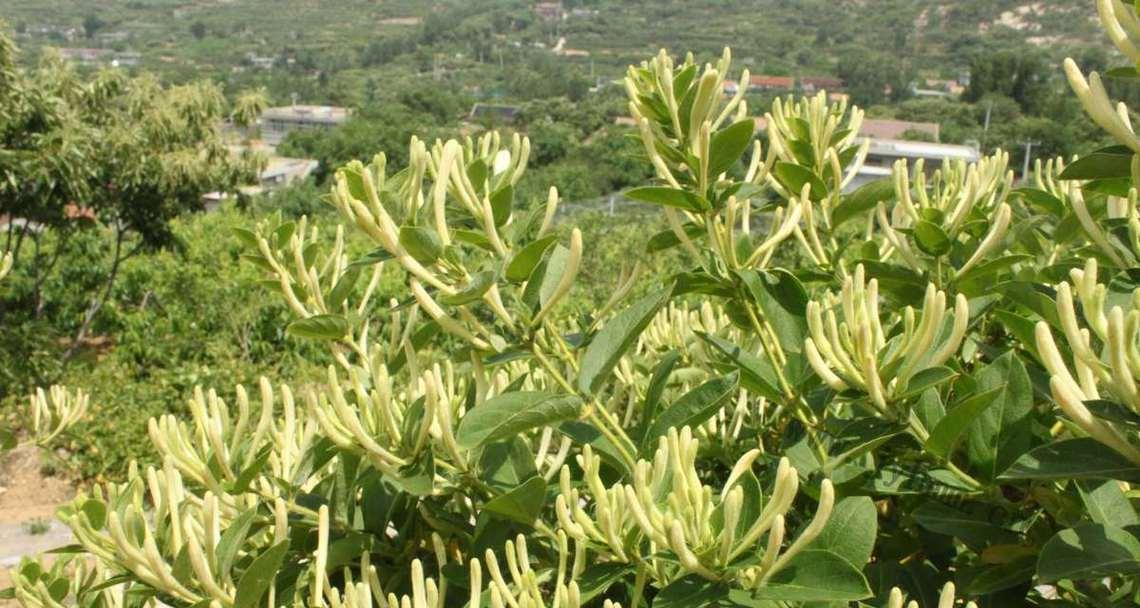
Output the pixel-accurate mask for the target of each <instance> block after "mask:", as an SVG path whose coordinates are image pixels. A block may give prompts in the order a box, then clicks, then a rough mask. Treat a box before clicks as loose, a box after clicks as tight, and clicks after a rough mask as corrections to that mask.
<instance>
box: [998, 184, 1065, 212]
mask: <svg viewBox="0 0 1140 608" xmlns="http://www.w3.org/2000/svg"><path fill="white" fill-rule="evenodd" d="M1009 194H1010V196H1019V197H1021V198H1022V199H1024V200H1025V202H1027V203H1029V204H1030V205H1032V206H1034V207H1036V208H1038V209H1043V210H1045V211H1047V212H1049V213H1050V214H1051V215H1053V216H1055V217H1058V218H1060V217H1062V216H1064V215H1065V207H1066V205H1065V203H1064V201H1062V200H1061V199H1059V198H1057V197H1056V196H1053V195H1052V194H1051V193H1049V192H1046V191H1044V190H1039V189H1037V188H1014V189H1013V190H1011V191H1010V193H1009Z"/></svg>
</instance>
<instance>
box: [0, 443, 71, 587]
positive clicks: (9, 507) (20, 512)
mask: <svg viewBox="0 0 1140 608" xmlns="http://www.w3.org/2000/svg"><path fill="white" fill-rule="evenodd" d="M43 463H44V457H43V453H42V451H41V450H40V449H39V448H38V447H36V446H34V445H23V446H20V447H18V448H16V449H15V450H12V451H11V452H8V453H7V454H4V455H3V456H0V589H4V588H6V587H8V585H9V578H8V569H9V568H11V567H13V566H16V565H17V564H19V562H20V558H21V557H23V556H26V555H36V554H38V553H42V552H43V551H47V550H49V549H52V548H54V547H59V546H62V545H66V544H68V543H69V542H71V534H70V532H69V531H68V530H67V528H66V527H65V526H63V525H62V524H60V523H59V522H57V521H55V509H56V507H58V506H59V505H60V504H62V503H64V502H67V501H68V500H71V498H72V497H73V496H75V486H74V485H73V484H72V483H71V482H70V481H68V480H67V479H64V478H62V477H58V476H55V475H52V474H50V473H51V471H50V470H47V469H46V467H44V466H43ZM8 605H9V604H8V603H6V602H4V601H3V600H0V607H5V608H6V607H7V606H8Z"/></svg>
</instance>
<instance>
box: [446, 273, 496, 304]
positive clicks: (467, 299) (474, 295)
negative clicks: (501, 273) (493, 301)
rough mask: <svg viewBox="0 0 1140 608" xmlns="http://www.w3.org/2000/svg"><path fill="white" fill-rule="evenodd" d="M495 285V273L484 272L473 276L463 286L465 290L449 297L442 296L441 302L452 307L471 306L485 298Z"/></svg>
mask: <svg viewBox="0 0 1140 608" xmlns="http://www.w3.org/2000/svg"><path fill="white" fill-rule="evenodd" d="M494 284H495V272H494V271H493V270H484V271H482V272H477V273H475V274H473V275H471V278H470V280H468V282H467V284H466V285H464V286H463V289H460V290H459V291H457V292H455V293H453V294H451V295H448V296H440V297H439V301H440V302H443V303H444V304H449V305H451V306H460V305H463V304H470V303H471V302H474V301H476V300H478V299H479V298H482V297H483V294H485V293H487V290H488V289H490V288H491V286H492V285H494Z"/></svg>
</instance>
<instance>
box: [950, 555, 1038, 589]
mask: <svg viewBox="0 0 1140 608" xmlns="http://www.w3.org/2000/svg"><path fill="white" fill-rule="evenodd" d="M1036 571H1037V559H1036V556H1034V555H1024V556H1021V557H1018V558H1017V559H1014V560H1013V561H1010V562H1004V563H1000V564H994V565H990V564H986V565H985V566H983V567H982V570H981V572H979V573H978V575H977V576H975V577H973V578H971V579H970V581H969V583H967V584H966V593H967V594H969V595H988V594H990V593H994V592H996V591H1001V590H1003V589H1010V588H1013V587H1017V586H1020V585H1023V584H1025V583H1027V582H1029V580H1030V579H1032V578H1033V574H1034V573H1035V572H1036Z"/></svg>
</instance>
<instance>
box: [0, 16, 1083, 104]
mask: <svg viewBox="0 0 1140 608" xmlns="http://www.w3.org/2000/svg"><path fill="white" fill-rule="evenodd" d="M541 4H544V3H538V4H536V3H532V2H519V1H514V0H506V1H502V0H496V1H491V0H475V1H473V2H456V1H451V0H448V1H445V2H434V3H424V2H414V1H410V0H394V1H384V2H376V1H362V0H346V1H343V2H336V3H327V2H317V1H315V0H254V1H248V2H232V1H223V0H214V1H202V0H198V1H193V2H185V1H181V2H180V1H175V0H132V1H129V2H122V1H111V0H96V1H92V2H83V3H76V2H69V1H65V0H47V1H42V0H4V1H3V2H0V18H4V19H6V20H7V21H9V22H10V25H11V26H12V27H14V28H15V29H16V31H17V39H18V42H19V43H20V44H21V46H22V47H23V48H25V49H26V50H27V51H28V54H29V56H32V57H34V56H35V54H36V52H37V50H38V49H40V48H42V47H44V46H60V47H84V48H87V47H93V48H103V49H109V50H111V51H115V52H119V53H137V54H138V55H137V57H136V56H133V55H131V56H130V57H129V61H130V62H132V63H133V62H134V61H135V60H137V61H138V64H139V65H140V66H142V67H145V68H147V69H150V70H153V71H157V72H159V73H161V74H163V75H166V76H167V77H168V78H171V79H186V78H191V77H202V76H211V77H214V78H220V79H226V80H230V81H233V82H234V83H243V82H250V81H260V82H269V83H271V85H272V81H273V80H274V78H275V76H279V75H278V74H275V73H269V72H278V71H286V72H291V73H292V74H293V78H292V86H293V87H294V88H296V87H297V86H299V85H298V83H297V78H296V76H298V75H307V76H310V77H312V78H316V77H317V76H318V75H323V76H324V78H326V79H328V78H329V77H330V76H332V75H336V74H342V73H345V74H351V75H353V77H354V78H355V79H357V80H365V79H367V78H383V79H391V78H398V77H404V78H407V77H414V76H415V75H416V74H423V73H427V72H433V71H434V72H436V73H441V72H442V73H444V74H448V75H451V76H453V77H454V78H456V79H458V80H460V81H462V82H464V83H469V82H473V81H475V80H478V79H481V78H482V77H483V76H484V75H485V73H486V72H495V71H496V70H494V69H493V68H502V67H504V66H506V65H508V64H512V63H517V62H519V61H526V60H528V57H529V56H530V55H532V54H533V53H535V52H538V51H540V50H541V51H545V50H547V49H550V48H553V47H555V46H556V45H557V44H558V40H559V39H560V38H564V39H565V40H564V43H563V48H565V49H567V52H566V53H564V54H562V55H561V56H560V57H561V60H563V61H565V62H567V63H571V64H577V65H578V66H580V68H581V69H582V70H583V71H586V72H590V71H592V72H593V74H594V75H595V76H602V77H606V78H609V77H612V76H616V75H618V74H620V73H621V71H622V70H623V69H624V67H625V66H626V65H628V64H629V63H631V62H635V61H639V60H640V59H641V58H643V57H644V56H645V55H646V54H647V53H652V52H653V51H655V50H656V49H657V48H660V47H666V48H669V49H673V50H676V51H681V50H690V51H693V52H695V53H698V54H713V53H718V52H719V51H720V49H721V48H723V47H724V46H726V45H731V46H732V47H733V48H734V49H735V52H736V54H737V56H738V57H739V58H740V59H741V60H742V61H741V62H740V64H742V65H744V66H747V67H749V68H751V69H752V72H753V73H769V74H776V75H781V74H812V75H816V74H818V75H834V74H835V73H836V72H837V71H838V70H839V68H840V66H841V63H842V61H843V59H844V58H845V57H847V58H850V57H853V56H857V57H860V58H863V59H862V60H863V62H864V63H866V60H867V58H869V59H870V60H871V62H872V63H879V64H884V65H885V66H887V67H885V68H884V69H899V68H902V69H905V70H911V71H915V72H916V73H920V74H921V75H924V76H927V77H942V78H953V77H957V76H958V75H959V74H960V73H961V72H962V71H963V70H965V69H966V68H967V67H968V65H969V62H970V61H971V59H973V58H974V57H975V56H977V55H978V54H980V53H989V52H992V51H993V50H995V49H1000V48H1021V49H1022V50H1023V52H1026V53H1034V54H1040V55H1041V56H1042V57H1043V58H1045V59H1047V60H1049V61H1055V60H1057V59H1059V58H1060V57H1062V56H1064V55H1065V54H1074V53H1076V54H1080V53H1084V52H1086V51H1085V49H1086V48H1087V47H1089V46H1094V48H1105V47H1103V46H1102V42H1101V38H1099V37H1097V36H1094V35H1093V32H1094V30H1095V28H1096V23H1095V11H1094V9H1093V7H1092V5H1091V3H1089V2H1084V1H1081V0H1063V1H1060V2H1050V3H1044V2H1036V3H1026V2H1021V1H1017V0H967V1H962V2H945V1H938V0H923V1H918V2H914V1H904V0H874V1H872V0H842V1H839V2H836V1H825V0H748V1H741V0H697V1H679V0H670V1H665V2H656V1H655V2H648V1H634V2H615V1H612V0H596V1H589V0H580V1H572V2H565V3H563V5H562V10H563V14H564V16H563V18H561V19H559V18H555V17H553V16H552V15H550V14H549V13H546V12H544V11H543V9H542V7H541ZM545 4H556V3H545ZM270 64H272V66H273V69H272V70H269V69H266V68H268V67H269V65H270ZM322 84H327V80H326V81H325V82H323V83H322ZM296 92H298V93H301V94H305V93H306V92H307V91H304V90H301V91H296Z"/></svg>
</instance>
